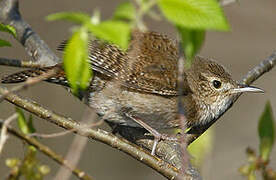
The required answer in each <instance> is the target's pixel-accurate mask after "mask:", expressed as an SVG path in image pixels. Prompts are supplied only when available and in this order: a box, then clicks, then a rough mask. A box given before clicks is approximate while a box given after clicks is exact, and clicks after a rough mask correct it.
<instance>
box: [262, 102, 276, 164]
mask: <svg viewBox="0 0 276 180" xmlns="http://www.w3.org/2000/svg"><path fill="white" fill-rule="evenodd" d="M274 126H275V124H274V118H273V114H272V109H271V105H270V103H269V102H267V103H266V106H265V109H264V112H263V113H262V115H261V117H260V120H259V125H258V131H259V137H260V147H259V148H260V154H261V157H262V159H263V160H264V161H267V160H268V158H269V154H270V152H271V150H272V147H273V143H274V136H275V135H274Z"/></svg>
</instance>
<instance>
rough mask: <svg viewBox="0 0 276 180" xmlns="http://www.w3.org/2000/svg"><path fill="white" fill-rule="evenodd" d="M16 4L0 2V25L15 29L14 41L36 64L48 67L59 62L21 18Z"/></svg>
mask: <svg viewBox="0 0 276 180" xmlns="http://www.w3.org/2000/svg"><path fill="white" fill-rule="evenodd" d="M18 4H19V3H18V0H1V1H0V23H3V24H6V25H10V26H12V27H14V28H15V30H16V39H17V40H18V41H19V42H20V43H21V44H22V45H23V46H24V47H25V50H26V52H27V53H28V54H29V55H30V56H31V57H32V58H33V59H34V61H36V62H37V63H39V64H41V65H44V66H50V65H55V64H57V63H58V62H60V59H59V58H58V57H57V56H56V55H55V54H54V53H53V52H52V51H51V50H50V48H49V47H48V45H47V44H46V43H45V42H44V41H43V40H42V39H40V37H39V36H38V35H37V34H36V33H35V32H34V31H33V30H32V29H31V26H30V25H29V24H28V23H27V22H25V21H24V20H23V19H22V18H21V15H20V12H19V10H18Z"/></svg>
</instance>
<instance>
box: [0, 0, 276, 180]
mask: <svg viewBox="0 0 276 180" xmlns="http://www.w3.org/2000/svg"><path fill="white" fill-rule="evenodd" d="M120 2H123V1H119V0H113V1H107V0H93V1H89V0H82V1H74V0H58V1H54V0H48V1H42V0H28V1H20V11H21V14H22V16H23V18H24V19H25V20H26V21H27V22H28V23H29V24H30V25H31V26H32V28H33V30H34V31H35V32H37V33H38V34H39V35H40V36H41V38H42V39H43V40H45V41H46V43H47V44H48V45H49V46H50V48H52V49H53V50H54V49H55V48H56V47H57V45H58V44H59V42H61V41H62V40H64V39H66V38H68V37H69V35H70V31H69V28H70V27H71V24H70V23H66V22H62V21H57V22H46V21H45V16H46V15H49V14H51V13H56V12H60V11H78V12H79V11H81V12H87V13H89V14H92V13H93V10H94V9H95V8H97V9H99V10H100V11H101V18H102V19H105V18H109V17H110V16H111V15H112V12H113V11H114V9H115V7H116V6H117V5H118V3H120ZM224 9H225V14H226V16H227V19H228V20H229V23H230V25H231V28H232V31H231V32H227V33H222V32H208V33H207V38H206V41H205V43H204V46H203V49H202V51H201V52H200V55H202V56H205V57H211V58H213V59H216V60H217V61H219V62H220V63H221V64H223V65H224V66H225V67H226V68H227V69H229V71H230V72H231V73H232V75H233V77H234V79H236V80H239V79H240V78H241V77H242V76H243V75H244V74H245V73H246V72H247V71H248V70H249V69H251V68H252V67H254V66H255V65H256V64H258V63H259V62H260V61H261V60H262V59H264V58H265V57H267V56H268V55H270V54H271V53H272V51H273V50H275V48H276V34H275V33H276V21H275V19H276V13H275V9H276V1H275V0H266V1H258V0H241V1H240V2H239V3H234V4H232V5H230V6H227V7H225V8H224ZM145 20H146V23H147V25H148V27H149V29H150V30H153V31H157V32H161V33H165V34H167V35H169V36H170V37H171V38H175V30H174V29H173V27H172V26H170V25H169V23H167V22H157V21H152V20H150V19H147V18H146V19H145ZM0 36H1V37H4V39H6V40H7V39H8V38H6V37H7V35H6V34H3V33H0ZM8 40H10V42H11V43H12V44H13V47H11V48H0V56H1V57H10V58H18V59H29V56H28V55H27V54H26V53H25V51H24V48H23V47H22V46H21V45H20V44H19V43H18V42H16V41H15V40H13V39H12V38H10V39H8ZM59 55H60V56H61V54H59ZM18 70H19V69H18V68H9V67H5V66H0V76H3V75H6V74H9V73H12V72H16V71H18ZM254 85H256V86H258V87H261V88H263V89H264V90H265V91H266V93H265V94H263V95H261V94H245V95H243V96H242V97H241V98H240V99H239V100H238V102H237V103H236V104H235V105H234V106H233V108H232V109H231V110H230V111H229V112H227V113H226V114H225V115H224V116H223V117H222V118H221V119H220V120H219V121H218V122H217V123H216V124H215V125H214V127H213V129H215V135H214V137H215V138H214V140H213V141H214V146H213V151H212V153H211V154H210V155H209V156H208V157H207V158H206V161H205V164H204V166H203V169H202V173H201V174H202V176H203V178H204V179H209V180H211V179H212V180H221V179H243V177H241V176H240V175H239V173H238V168H239V167H240V166H241V165H242V164H244V163H245V162H246V155H245V149H246V147H247V146H251V147H253V148H255V149H258V143H259V142H258V136H257V124H258V118H259V116H260V115H261V113H262V111H263V109H264V105H265V102H266V100H268V99H270V101H271V104H272V108H273V111H274V115H275V114H276V70H275V69H273V70H272V71H271V72H269V73H268V74H265V75H264V76H263V77H262V78H260V79H259V80H258V81H256V82H255V84H254ZM20 94H22V95H23V96H24V97H27V98H30V99H33V100H35V101H37V102H38V103H40V104H42V105H43V106H45V107H47V108H49V109H52V110H55V111H56V112H59V113H62V114H64V115H67V116H70V117H72V118H73V119H76V120H78V119H80V118H81V117H82V113H83V111H84V107H85V106H84V105H83V104H82V103H81V102H79V100H77V99H76V98H74V97H73V96H72V95H71V94H69V93H68V92H67V91H66V90H65V89H64V88H62V87H60V86H57V85H53V84H48V83H40V84H38V85H36V86H34V87H31V88H29V89H27V90H25V91H23V92H21V93H20ZM13 112H14V108H13V106H12V105H11V104H9V103H6V102H3V103H1V104H0V118H1V119H5V118H6V117H8V116H9V115H11V114H12V113H13ZM274 117H275V116H274ZM34 124H35V126H36V129H37V131H38V132H39V133H53V132H59V131H60V130H61V129H60V128H57V127H56V126H54V125H52V124H50V123H47V122H46V121H44V120H41V119H39V118H37V117H35V119H34ZM72 138H73V135H66V136H62V137H58V138H53V139H42V140H41V141H42V142H43V143H44V144H46V145H48V146H50V147H51V148H53V149H54V150H55V151H57V152H58V153H60V154H66V152H67V150H68V147H69V146H70V143H71V141H72ZM23 152H24V151H23V145H22V143H21V142H20V141H19V140H17V139H16V138H14V137H10V139H9V140H8V142H7V144H6V146H5V148H4V151H3V155H2V156H1V157H0V174H1V179H2V177H4V176H5V175H6V174H7V173H8V168H7V167H6V166H5V159H6V158H8V157H22V156H23V154H22V153H23ZM40 157H41V159H42V160H41V161H42V163H46V164H48V165H49V166H50V167H51V174H50V175H48V176H46V177H47V178H46V179H52V178H53V177H54V175H55V173H56V171H57V170H58V167H59V166H58V165H57V164H56V163H55V162H53V161H52V160H49V158H47V157H45V156H44V155H41V154H40ZM194 158H196V157H194ZM271 166H272V167H273V168H274V169H276V149H275V148H274V150H273V152H272V162H271ZM79 167H80V168H81V169H83V170H85V171H86V172H89V174H91V175H92V176H93V177H95V179H105V180H109V179H110V180H111V179H112V180H113V179H133V180H138V179H145V180H147V179H148V180H153V179H165V178H163V177H162V176H161V175H159V174H157V173H155V172H154V171H153V170H151V169H150V168H148V167H146V166H145V165H143V164H141V163H139V162H137V161H136V160H134V159H132V158H130V157H128V156H127V155H125V154H124V153H122V152H119V151H118V150H115V149H112V148H110V147H108V146H106V145H103V144H101V143H98V142H95V141H92V140H90V141H89V143H88V145H87V146H86V148H85V150H84V153H83V155H82V158H81V160H80V162H79ZM71 179H76V178H75V177H72V178H71Z"/></svg>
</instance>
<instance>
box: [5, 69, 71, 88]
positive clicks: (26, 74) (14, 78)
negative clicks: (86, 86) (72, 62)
mask: <svg viewBox="0 0 276 180" xmlns="http://www.w3.org/2000/svg"><path fill="white" fill-rule="evenodd" d="M54 67H56V66H51V67H43V68H34V69H28V70H25V71H20V72H17V73H14V74H11V75H8V76H5V77H3V78H2V79H1V82H2V83H6V84H8V83H20V82H24V81H26V80H27V79H28V78H32V77H38V76H40V75H42V74H45V73H47V72H49V71H50V70H52V69H53V68H54ZM46 81H49V82H53V83H58V84H63V85H67V84H68V82H67V80H66V78H65V74H64V71H62V70H61V71H59V72H58V73H57V74H56V75H55V76H54V77H51V78H49V79H46Z"/></svg>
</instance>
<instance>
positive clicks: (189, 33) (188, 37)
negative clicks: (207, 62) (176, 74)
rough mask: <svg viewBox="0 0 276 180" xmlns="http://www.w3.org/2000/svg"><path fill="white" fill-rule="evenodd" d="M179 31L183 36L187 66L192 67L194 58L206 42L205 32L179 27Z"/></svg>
mask: <svg viewBox="0 0 276 180" xmlns="http://www.w3.org/2000/svg"><path fill="white" fill-rule="evenodd" d="M177 29H178V32H179V34H180V36H181V40H182V41H181V43H182V47H183V51H184V55H185V58H186V61H185V62H186V65H187V66H188V67H190V65H191V64H192V60H193V58H194V56H195V55H196V54H197V53H198V51H199V50H200V48H201V46H202V44H203V42H204V39H205V31H203V30H192V29H186V28H183V27H177Z"/></svg>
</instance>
